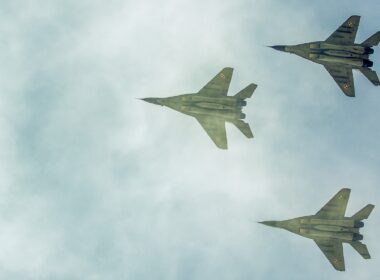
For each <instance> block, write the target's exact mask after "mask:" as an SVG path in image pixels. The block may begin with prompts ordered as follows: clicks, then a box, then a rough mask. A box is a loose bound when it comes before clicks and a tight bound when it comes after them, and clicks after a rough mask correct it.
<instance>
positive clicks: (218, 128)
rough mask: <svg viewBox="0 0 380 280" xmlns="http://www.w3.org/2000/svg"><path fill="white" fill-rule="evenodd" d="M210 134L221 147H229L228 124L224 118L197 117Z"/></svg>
mask: <svg viewBox="0 0 380 280" xmlns="http://www.w3.org/2000/svg"><path fill="white" fill-rule="evenodd" d="M196 119H197V120H198V122H199V123H200V124H201V126H202V127H203V129H204V130H205V131H206V132H207V134H208V136H210V138H211V139H212V141H214V143H215V145H216V146H218V148H220V149H224V150H226V149H227V135H226V126H225V122H224V121H223V120H220V119H217V118H211V117H196Z"/></svg>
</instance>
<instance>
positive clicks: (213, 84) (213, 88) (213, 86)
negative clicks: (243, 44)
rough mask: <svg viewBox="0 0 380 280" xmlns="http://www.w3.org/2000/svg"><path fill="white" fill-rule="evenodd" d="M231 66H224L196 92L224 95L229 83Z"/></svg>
mask: <svg viewBox="0 0 380 280" xmlns="http://www.w3.org/2000/svg"><path fill="white" fill-rule="evenodd" d="M233 70H234V69H233V68H229V67H227V68H224V69H223V70H222V71H220V72H219V73H218V74H217V75H216V76H215V77H214V78H213V79H212V80H211V81H209V82H208V83H207V85H205V86H204V87H203V88H202V89H201V90H200V91H199V92H198V94H202V95H208V96H214V97H215V96H226V95H227V93H228V88H229V86H230V83H231V78H232V72H233Z"/></svg>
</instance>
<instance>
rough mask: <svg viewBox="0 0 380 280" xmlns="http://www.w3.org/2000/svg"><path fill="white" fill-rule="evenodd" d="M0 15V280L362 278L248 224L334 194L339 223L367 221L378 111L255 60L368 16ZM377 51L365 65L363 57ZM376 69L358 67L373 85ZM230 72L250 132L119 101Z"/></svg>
mask: <svg viewBox="0 0 380 280" xmlns="http://www.w3.org/2000/svg"><path fill="white" fill-rule="evenodd" d="M370 2H371V3H370ZM370 2H367V3H366V5H365V6H364V5H361V4H360V3H358V2H356V1H348V2H345V4H344V5H343V6H342V3H341V1H318V2H313V3H307V4H306V3H304V1H296V0H294V1H286V2H284V1H264V0H262V1H216V0H207V1H194V0H193V1H174V0H172V1H170V0H164V1H117V0H114V1H107V3H106V2H104V1H89V0H81V1H64V2H62V3H56V2H52V1H43V0H37V1H27V0H14V1H2V3H1V10H0V35H1V36H0V94H1V98H0V110H1V114H0V125H1V131H0V145H1V152H0V194H1V195H0V225H1V231H0V244H1V250H0V278H1V279H331V278H333V277H334V278H335V279H348V278H349V279H355V278H354V277H356V278H357V279H375V278H376V277H377V276H378V273H379V269H378V266H377V261H376V259H377V256H378V255H379V254H380V245H379V242H378V241H377V239H376V237H377V236H378V233H379V230H380V225H379V223H378V221H379V214H378V211H377V209H375V211H374V213H373V214H372V215H371V217H370V219H369V220H368V222H367V223H366V226H365V228H364V230H363V233H364V236H365V243H366V244H367V245H368V247H369V250H370V253H371V255H372V257H373V259H372V260H369V261H365V260H363V259H361V257H360V256H359V255H358V254H357V253H356V252H355V251H354V250H353V249H352V248H348V246H345V259H346V268H347V272H345V273H337V272H336V271H334V270H333V268H332V267H331V266H330V264H329V263H328V261H327V260H326V259H325V258H324V257H323V255H322V253H321V252H320V251H319V250H318V248H317V247H316V246H315V244H313V242H312V241H310V240H306V239H303V238H301V237H298V236H296V235H292V234H290V233H288V232H285V231H280V230H275V229H270V228H267V227H264V226H262V225H259V224H257V223H255V222H256V221H261V220H267V219H286V218H292V217H296V216H300V215H306V214H312V213H314V212H316V211H317V210H319V208H320V207H321V206H322V205H323V204H324V203H325V202H326V201H327V200H328V199H329V198H330V197H331V196H332V195H333V194H335V193H336V192H337V191H338V190H339V189H340V188H341V187H351V188H352V196H351V200H350V203H349V206H348V210H347V214H348V215H351V214H353V213H355V212H356V211H357V210H358V209H359V208H361V207H362V206H364V205H365V204H367V203H373V204H376V205H380V203H379V195H380V192H379V189H378V182H379V180H380V175H379V172H378V170H379V167H380V146H379V144H378V139H379V137H380V130H379V122H378V120H379V118H380V111H379V106H380V96H379V88H375V87H374V86H372V84H370V82H369V81H367V80H366V79H365V78H364V77H363V76H361V75H360V74H356V73H355V82H356V88H357V89H356V92H357V97H356V98H354V99H352V98H347V97H345V96H344V95H343V94H342V93H341V92H340V90H339V88H338V87H337V86H336V84H335V83H334V81H333V80H332V79H331V78H330V77H329V75H328V73H327V72H326V71H325V70H324V69H323V68H322V67H320V66H318V65H313V64H312V63H310V62H308V61H305V60H302V59H301V58H298V57H295V56H291V55H287V54H283V53H280V52H275V51H274V50H271V49H269V48H266V47H265V46H267V45H273V44H285V43H288V44H293V43H301V42H305V41H312V40H319V39H324V38H327V36H329V35H330V33H331V32H332V31H333V30H335V28H337V27H338V26H339V25H340V24H341V23H342V22H343V21H344V20H345V19H346V18H347V17H348V16H350V15H352V14H359V15H361V16H362V21H361V26H360V28H359V32H358V36H357V40H358V41H363V40H365V39H366V38H367V37H369V36H370V35H372V34H373V33H375V32H376V31H377V30H380V25H379V22H378V12H377V11H378V10H379V8H380V4H379V3H378V2H377V1H370ZM377 51H378V52H379V51H380V50H377ZM378 58H379V54H376V53H375V55H374V56H373V60H374V62H375V69H378V68H377V67H378V66H377V65H378V63H379V62H380V61H379V59H378ZM225 66H231V67H234V68H235V72H234V76H233V80H232V84H231V87H230V94H234V93H236V92H237V91H239V90H240V89H242V88H243V87H244V86H246V85H247V84H249V83H251V82H254V83H257V84H258V88H257V90H256V91H255V93H254V96H253V98H252V99H251V100H249V103H248V106H247V107H246V109H245V112H246V114H247V120H248V121H249V122H250V123H251V127H252V130H253V132H254V134H255V138H254V139H253V140H247V139H245V138H244V136H243V135H242V134H240V132H239V131H237V130H236V129H235V128H234V127H232V126H227V132H228V136H229V150H228V151H221V150H218V149H217V148H216V147H215V146H214V144H213V143H212V142H211V140H210V139H209V138H208V137H207V135H206V134H205V133H204V132H203V130H202V129H201V127H200V126H199V124H198V123H197V122H196V121H195V120H193V119H191V118H189V117H187V116H184V115H181V114H178V113H176V112H174V111H170V110H168V109H166V108H161V107H159V106H153V105H150V104H147V103H143V102H141V101H139V100H137V99H136V98H141V97H148V96H159V97H163V96H169V95H175V94H180V93H187V92H196V91H198V90H199V89H200V88H201V87H202V86H203V85H204V84H205V83H206V82H207V81H209V80H210V79H211V78H212V77H213V76H214V75H215V74H216V73H217V72H218V71H219V70H220V69H221V68H223V67H225Z"/></svg>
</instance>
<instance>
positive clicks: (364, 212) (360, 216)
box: [351, 204, 375, 221]
mask: <svg viewBox="0 0 380 280" xmlns="http://www.w3.org/2000/svg"><path fill="white" fill-rule="evenodd" d="M373 208H375V205H372V204H368V205H367V206H366V207H364V208H363V209H361V210H360V211H359V212H357V213H356V214H355V215H353V216H352V217H351V218H352V219H354V220H358V221H361V220H364V219H368V217H369V215H370V214H371V212H372V210H373Z"/></svg>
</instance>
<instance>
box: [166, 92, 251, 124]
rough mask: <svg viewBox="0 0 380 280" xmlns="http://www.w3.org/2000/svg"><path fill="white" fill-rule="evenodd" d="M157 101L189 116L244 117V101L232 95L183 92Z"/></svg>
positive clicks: (227, 118)
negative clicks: (217, 95) (201, 94)
mask: <svg viewBox="0 0 380 280" xmlns="http://www.w3.org/2000/svg"><path fill="white" fill-rule="evenodd" d="M159 102H160V104H161V105H163V106H167V107H169V108H171V109H173V110H176V111H179V112H181V113H184V114H187V115H191V116H197V115H204V116H212V117H215V118H220V119H224V120H226V121H228V120H237V119H244V118H245V114H244V113H242V107H243V106H245V105H246V101H244V100H241V99H238V98H236V97H234V96H226V97H208V96H200V95H197V94H184V95H178V96H173V97H168V98H161V99H160V101H159Z"/></svg>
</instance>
